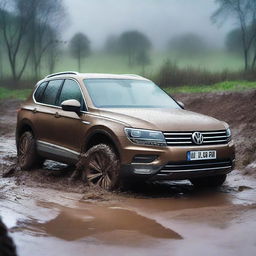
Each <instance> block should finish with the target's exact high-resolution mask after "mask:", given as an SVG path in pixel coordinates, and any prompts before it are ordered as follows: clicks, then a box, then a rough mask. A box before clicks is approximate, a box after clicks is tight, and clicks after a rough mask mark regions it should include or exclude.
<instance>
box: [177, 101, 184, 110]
mask: <svg viewBox="0 0 256 256" xmlns="http://www.w3.org/2000/svg"><path fill="white" fill-rule="evenodd" d="M177 103H178V104H179V106H180V107H181V108H182V109H185V105H184V103H183V102H181V101H177Z"/></svg>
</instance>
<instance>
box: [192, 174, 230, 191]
mask: <svg viewBox="0 0 256 256" xmlns="http://www.w3.org/2000/svg"><path fill="white" fill-rule="evenodd" d="M226 177H227V175H225V174H224V175H218V176H209V177H203V178H197V179H192V180H190V181H191V183H192V184H193V185H194V186H195V187H197V188H201V187H204V188H206V187H220V186H221V185H222V184H223V183H224V182H225V180H226Z"/></svg>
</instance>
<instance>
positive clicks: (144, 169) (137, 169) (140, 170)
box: [132, 165, 161, 174]
mask: <svg viewBox="0 0 256 256" xmlns="http://www.w3.org/2000/svg"><path fill="white" fill-rule="evenodd" d="M132 166H133V172H134V173H135V174H155V173H156V172H157V171H159V170H160V169H161V166H155V165H132Z"/></svg>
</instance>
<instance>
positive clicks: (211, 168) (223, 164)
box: [121, 141, 235, 180]
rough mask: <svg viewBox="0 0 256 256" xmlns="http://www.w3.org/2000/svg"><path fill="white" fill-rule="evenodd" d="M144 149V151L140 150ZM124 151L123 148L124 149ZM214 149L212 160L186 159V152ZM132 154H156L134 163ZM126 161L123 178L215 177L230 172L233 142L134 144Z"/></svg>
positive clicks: (122, 170)
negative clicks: (182, 145)
mask: <svg viewBox="0 0 256 256" xmlns="http://www.w3.org/2000/svg"><path fill="white" fill-rule="evenodd" d="M143 149H144V150H143ZM126 150H127V149H126ZM194 150H216V151H217V159H216V160H200V161H187V160H186V156H187V152H188V151H194ZM136 155H157V156H158V157H157V158H156V159H155V160H154V161H153V162H151V163H134V162H133V159H134V156H136ZM126 159H127V160H128V161H129V163H123V164H122V165H121V175H122V176H123V177H124V178H138V179H143V180H184V179H193V178H197V177H203V176H216V175H222V174H227V173H229V172H231V171H232V170H233V168H234V166H235V148H234V144H233V142H232V141H231V142H229V143H228V144H225V145H212V146H200V147H198V146H197V147H195V146H192V147H163V148H160V147H158V148H157V149H154V148H153V147H152V148H151V147H146V150H145V147H134V148H132V149H131V148H129V150H128V153H127V155H126Z"/></svg>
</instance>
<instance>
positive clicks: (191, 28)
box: [63, 0, 235, 49]
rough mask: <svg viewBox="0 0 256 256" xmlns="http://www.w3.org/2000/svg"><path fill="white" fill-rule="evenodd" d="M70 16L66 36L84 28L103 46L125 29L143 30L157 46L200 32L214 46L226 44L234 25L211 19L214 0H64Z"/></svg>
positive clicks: (95, 46)
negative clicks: (183, 35) (218, 22)
mask: <svg viewBox="0 0 256 256" xmlns="http://www.w3.org/2000/svg"><path fill="white" fill-rule="evenodd" d="M64 4H65V6H66V8H67V12H68V14H69V20H68V22H67V24H66V28H65V30H64V31H63V38H64V39H65V40H69V39H70V38H71V37H72V35H73V34H74V33H75V32H79V31H83V32H84V33H86V34H87V35H88V36H89V38H90V39H91V42H92V47H93V48H96V49H97V48H98V49H99V48H100V47H102V46H103V45H104V42H105V40H106V38H107V36H108V35H110V34H113V35H118V34H120V33H122V32H123V31H125V30H139V31H142V32H144V33H145V34H146V35H147V36H148V37H149V38H150V40H151V41H152V43H153V44H154V46H155V47H156V48H158V49H159V48H164V47H166V44H167V42H168V40H170V39H171V38H173V37H175V36H177V35H182V34H185V33H191V32H194V33H197V34H199V35H201V36H202V37H204V38H205V39H206V41H207V43H209V44H210V45H211V46H212V47H224V41H225V36H226V34H227V33H228V32H229V31H230V30H231V29H232V28H233V27H235V22H234V21H233V22H232V21H229V22H227V23H225V24H224V25H223V26H222V27H218V26H216V25H215V24H213V23H212V22H211V20H210V16H211V15H212V14H213V12H214V11H215V10H216V8H217V6H216V3H215V2H214V0H139V1H138V0H119V1H118V0H86V1H84V0H64Z"/></svg>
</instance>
